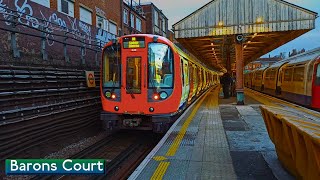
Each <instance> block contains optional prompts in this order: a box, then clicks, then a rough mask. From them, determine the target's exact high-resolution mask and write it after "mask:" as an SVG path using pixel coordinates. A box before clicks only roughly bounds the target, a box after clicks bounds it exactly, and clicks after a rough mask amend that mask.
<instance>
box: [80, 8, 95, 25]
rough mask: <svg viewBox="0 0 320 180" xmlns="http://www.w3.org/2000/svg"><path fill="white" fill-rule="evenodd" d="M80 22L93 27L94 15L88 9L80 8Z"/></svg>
mask: <svg viewBox="0 0 320 180" xmlns="http://www.w3.org/2000/svg"><path fill="white" fill-rule="evenodd" d="M80 21H83V22H85V23H87V24H90V25H92V13H91V11H89V10H88V9H86V8H83V7H80Z"/></svg>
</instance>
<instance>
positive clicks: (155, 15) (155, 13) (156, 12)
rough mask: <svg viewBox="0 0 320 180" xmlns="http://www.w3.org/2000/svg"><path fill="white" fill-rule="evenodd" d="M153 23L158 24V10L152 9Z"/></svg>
mask: <svg viewBox="0 0 320 180" xmlns="http://www.w3.org/2000/svg"><path fill="white" fill-rule="evenodd" d="M153 21H154V25H155V26H159V14H158V11H156V10H154V20H153Z"/></svg>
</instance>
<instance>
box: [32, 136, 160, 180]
mask: <svg viewBox="0 0 320 180" xmlns="http://www.w3.org/2000/svg"><path fill="white" fill-rule="evenodd" d="M159 140H160V137H155V135H154V134H152V133H147V135H146V132H128V131H125V132H118V133H115V134H113V135H111V136H108V137H106V138H104V139H102V140H100V141H98V142H97V143H95V144H93V145H91V146H89V147H88V148H86V149H84V150H83V151H81V152H79V153H77V154H75V155H73V156H71V157H70V158H69V159H82V158H94V159H105V160H106V174H105V175H100V176H69V175H68V176H65V175H53V176H34V177H32V178H31V179H32V180H46V179H74V178H80V179H126V178H127V177H128V176H129V175H130V174H131V172H132V171H133V170H134V169H135V167H136V166H138V165H139V164H140V162H141V161H142V160H143V159H144V157H145V156H146V155H147V154H148V153H149V152H150V151H151V150H152V148H153V147H154V146H155V145H156V144H157V143H158V141H159Z"/></svg>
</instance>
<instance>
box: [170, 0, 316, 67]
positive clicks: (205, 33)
mask: <svg viewBox="0 0 320 180" xmlns="http://www.w3.org/2000/svg"><path fill="white" fill-rule="evenodd" d="M316 18H317V13H316V12H313V11H310V10H308V9H305V8H302V7H300V6H297V5H294V4H291V3H288V2H286V1H283V0H213V1H211V2H209V3H208V4H206V5H204V6H203V7H201V8H200V9H198V10H196V11H195V12H193V13H192V14H190V15H189V16H187V17H185V18H184V19H182V20H181V21H179V22H177V23H176V24H174V25H173V31H174V33H175V38H176V39H177V41H178V42H179V43H180V44H181V45H182V46H183V47H185V48H186V49H187V50H188V51H189V52H191V53H192V54H194V55H195V56H196V57H198V58H199V59H200V60H202V61H203V62H204V63H205V64H207V65H208V66H211V67H213V68H216V69H220V70H222V71H226V69H229V70H230V69H235V67H234V66H235V63H234V62H235V59H236V58H235V47H234V45H235V43H236V42H237V41H236V40H235V39H236V37H237V35H239V34H241V35H243V36H244V41H243V43H242V45H243V57H244V61H245V62H244V63H245V64H247V63H249V62H251V61H253V60H255V59H257V58H259V57H260V56H262V55H264V54H266V53H268V52H270V51H272V50H274V49H276V48H277V47H279V46H281V45H283V44H285V43H287V42H289V41H291V40H293V39H295V38H297V37H299V36H301V35H302V34H304V33H306V32H308V31H310V30H312V29H314V28H315V19H316ZM238 37H241V36H238Z"/></svg>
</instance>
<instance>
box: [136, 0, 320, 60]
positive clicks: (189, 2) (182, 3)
mask: <svg viewBox="0 0 320 180" xmlns="http://www.w3.org/2000/svg"><path fill="white" fill-rule="evenodd" d="M136 1H138V0H136ZM210 1H211V0H141V2H153V4H155V5H156V6H157V7H158V8H159V9H161V10H162V11H163V13H164V14H165V15H166V16H167V18H168V19H169V29H172V25H173V24H175V23H176V22H178V21H180V20H181V19H183V18H184V17H186V16H188V15H189V14H191V13H192V12H194V11H195V10H197V9H199V8H200V7H202V6H203V5H205V4H207V3H208V2H210ZM286 1H287V2H290V3H293V4H296V5H298V6H301V7H304V8H306V9H309V10H311V11H314V12H317V13H318V16H320V0H286ZM317 47H320V17H318V18H317V20H316V29H314V30H312V31H309V32H308V33H306V34H304V35H302V36H300V37H299V38H297V39H295V40H293V41H291V42H289V43H287V44H285V45H283V46H281V47H279V48H278V49H275V50H273V51H272V52H270V53H268V54H266V55H265V56H269V54H270V55H271V56H275V55H278V54H280V52H285V53H286V55H287V56H288V53H289V52H290V51H291V50H292V49H298V50H300V49H302V48H305V49H306V50H311V49H314V48H317Z"/></svg>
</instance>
